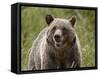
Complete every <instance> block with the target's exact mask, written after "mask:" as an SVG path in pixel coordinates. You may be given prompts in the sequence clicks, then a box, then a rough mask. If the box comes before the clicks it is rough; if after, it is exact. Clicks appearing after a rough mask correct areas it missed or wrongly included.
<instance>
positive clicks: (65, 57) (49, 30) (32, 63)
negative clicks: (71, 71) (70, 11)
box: [28, 15, 81, 70]
mask: <svg viewBox="0 0 100 77" xmlns="http://www.w3.org/2000/svg"><path fill="white" fill-rule="evenodd" d="M45 20H46V23H47V25H48V26H47V27H46V28H45V29H43V30H42V31H41V32H40V34H39V35H38V37H37V38H36V40H35V41H34V42H33V45H32V47H31V49H30V54H29V60H28V70H45V69H67V68H79V67H80V65H81V50H80V43H79V39H78V36H77V34H76V32H75V29H74V26H75V22H76V17H75V16H72V17H71V18H70V19H61V18H54V17H53V16H51V15H46V17H45Z"/></svg>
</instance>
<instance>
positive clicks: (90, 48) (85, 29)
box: [21, 7, 95, 70]
mask: <svg viewBox="0 0 100 77" xmlns="http://www.w3.org/2000/svg"><path fill="white" fill-rule="evenodd" d="M21 9H22V10H21V21H22V22H21V25H22V32H21V50H22V51H21V69H22V70H27V64H28V55H29V49H30V48H31V46H32V43H33V41H34V39H35V38H36V37H37V36H38V33H39V32H40V31H41V30H42V29H43V28H44V27H46V26H47V24H46V22H45V16H46V14H51V15H53V16H54V17H58V18H65V19H67V18H69V17H71V16H73V15H75V16H76V18H77V21H76V25H75V30H76V32H77V34H78V37H79V40H80V44H81V52H82V60H83V61H82V65H81V66H82V67H93V66H95V31H94V29H95V11H94V10H77V9H74V10H73V9H57V8H45V9H44V8H38V7H35V8H34V7H22V8H21Z"/></svg>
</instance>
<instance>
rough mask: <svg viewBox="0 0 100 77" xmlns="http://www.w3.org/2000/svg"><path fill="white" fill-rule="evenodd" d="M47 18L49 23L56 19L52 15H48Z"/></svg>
mask: <svg viewBox="0 0 100 77" xmlns="http://www.w3.org/2000/svg"><path fill="white" fill-rule="evenodd" d="M45 20H46V22H47V24H48V25H49V24H50V23H51V22H52V21H53V20H54V18H53V17H52V16H51V15H46V17H45Z"/></svg>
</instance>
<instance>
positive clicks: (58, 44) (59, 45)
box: [55, 43, 63, 48]
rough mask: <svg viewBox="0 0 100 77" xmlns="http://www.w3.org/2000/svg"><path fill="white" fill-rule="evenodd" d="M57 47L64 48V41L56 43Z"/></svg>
mask: <svg viewBox="0 0 100 77" xmlns="http://www.w3.org/2000/svg"><path fill="white" fill-rule="evenodd" d="M55 47H56V48H62V47H63V44H62V43H55Z"/></svg>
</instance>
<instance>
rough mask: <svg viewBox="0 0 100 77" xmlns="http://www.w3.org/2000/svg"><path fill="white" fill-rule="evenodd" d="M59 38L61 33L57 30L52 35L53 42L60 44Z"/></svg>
mask: <svg viewBox="0 0 100 77" xmlns="http://www.w3.org/2000/svg"><path fill="white" fill-rule="evenodd" d="M61 37H62V31H61V30H60V29H57V30H56V31H55V33H54V41H55V42H57V43H59V42H61V41H62V40H61Z"/></svg>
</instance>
